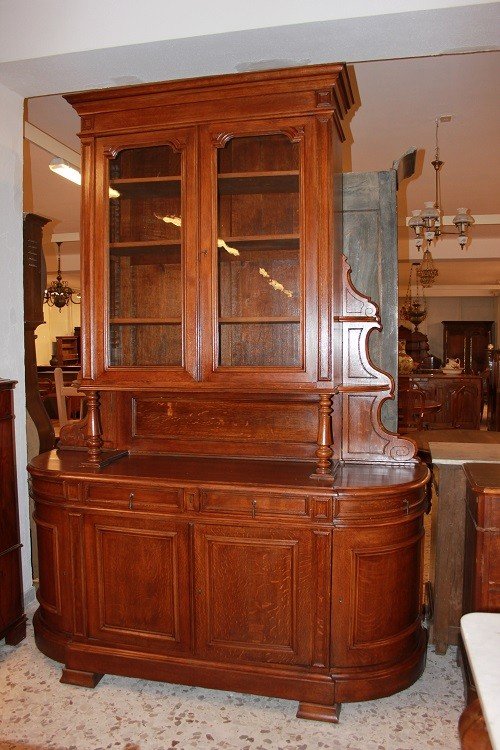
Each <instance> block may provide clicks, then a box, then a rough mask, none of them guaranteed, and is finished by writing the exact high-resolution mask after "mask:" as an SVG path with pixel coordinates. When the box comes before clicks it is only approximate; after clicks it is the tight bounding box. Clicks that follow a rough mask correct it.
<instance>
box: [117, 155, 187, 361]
mask: <svg viewBox="0 0 500 750" xmlns="http://www.w3.org/2000/svg"><path fill="white" fill-rule="evenodd" d="M109 184H110V200H109V204H110V207H109V234H110V236H109V291H110V299H109V305H110V356H109V363H110V365H112V366H115V367H120V366H121V367H130V366H181V365H182V338H181V330H182V309H183V296H182V259H183V252H182V231H181V220H182V217H181V154H180V153H177V152H176V151H174V149H173V148H172V147H171V146H167V145H166V146H154V147H148V148H135V149H127V150H125V151H122V152H120V153H119V154H118V155H117V157H116V158H115V159H111V160H110V166H109Z"/></svg>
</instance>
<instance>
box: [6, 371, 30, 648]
mask: <svg viewBox="0 0 500 750" xmlns="http://www.w3.org/2000/svg"><path fill="white" fill-rule="evenodd" d="M14 386H15V382H14V381H12V380H0V589H1V595H0V638H5V641H6V643H9V644H10V645H16V644H17V643H19V641H21V640H22V639H23V638H25V636H26V616H25V614H24V602H23V587H22V577H21V543H20V537H19V516H18V502H17V480H16V458H15V455H16V454H15V443H14V408H13V407H14V400H13V389H14Z"/></svg>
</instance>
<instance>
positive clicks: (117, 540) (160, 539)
mask: <svg viewBox="0 0 500 750" xmlns="http://www.w3.org/2000/svg"><path fill="white" fill-rule="evenodd" d="M85 545H86V561H85V569H86V581H87V596H88V601H89V606H88V635H89V636H90V637H92V638H96V639H97V640H99V641H102V642H109V643H112V644H115V645H117V644H122V645H123V646H127V647H131V648H135V649H138V650H141V651H147V652H157V653H169V652H185V651H187V650H189V645H190V638H189V632H190V630H189V627H190V626H189V613H190V599H189V575H188V569H189V564H188V527H187V524H186V523H180V522H176V521H166V520H158V519H157V518H155V519H138V518H123V517H120V516H119V515H118V514H116V515H105V514H102V515H101V514H97V513H96V514H92V515H89V516H87V517H86V519H85Z"/></svg>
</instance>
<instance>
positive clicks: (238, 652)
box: [195, 526, 325, 664]
mask: <svg viewBox="0 0 500 750" xmlns="http://www.w3.org/2000/svg"><path fill="white" fill-rule="evenodd" d="M195 549H196V594H197V597H196V598H197V621H198V622H199V624H200V626H201V629H200V640H199V644H198V651H199V652H200V653H202V654H204V655H205V656H215V655H217V656H218V657H220V658H224V659H234V658H238V659H242V660H247V661H261V662H276V663H283V664H286V663H295V664H307V663H310V660H311V648H312V644H311V628H312V617H313V611H314V608H313V603H314V598H313V592H312V587H311V578H310V576H311V564H312V538H311V532H309V531H304V532H300V531H296V530H284V529H282V530H279V531H273V530H268V529H262V528H260V529H250V528H248V529H246V528H233V527H221V526H214V527H210V526H206V527H204V528H201V529H200V530H198V533H197V537H196V542H195ZM321 593H322V595H323V596H324V594H325V592H323V591H322V592H321Z"/></svg>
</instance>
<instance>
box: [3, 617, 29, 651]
mask: <svg viewBox="0 0 500 750" xmlns="http://www.w3.org/2000/svg"><path fill="white" fill-rule="evenodd" d="M0 638H5V643H7V644H8V645H9V646H17V644H18V643H21V641H22V640H24V639H25V638H26V615H23V616H22V617H21V618H20V619H19V620H18V621H17V622H15V623H13V624H12V625H9V627H8V628H6V629H5V630H3V631H0Z"/></svg>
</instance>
